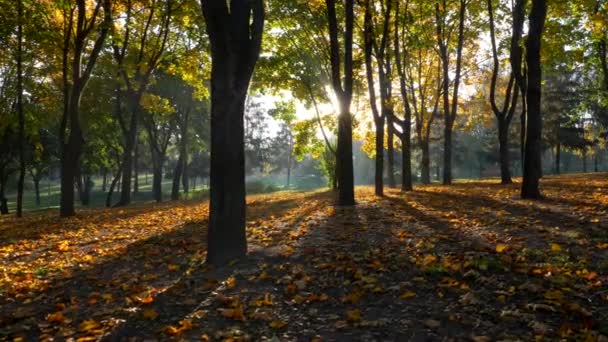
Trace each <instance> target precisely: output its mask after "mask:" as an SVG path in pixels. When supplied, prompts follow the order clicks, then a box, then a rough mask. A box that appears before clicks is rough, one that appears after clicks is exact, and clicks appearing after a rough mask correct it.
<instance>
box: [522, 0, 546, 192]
mask: <svg viewBox="0 0 608 342" xmlns="http://www.w3.org/2000/svg"><path fill="white" fill-rule="evenodd" d="M546 15H547V3H546V0H533V1H532V11H531V12H530V19H529V27H530V29H529V33H528V39H527V41H526V62H527V68H528V86H527V93H526V102H527V106H528V108H527V109H528V110H527V112H528V115H527V120H526V121H527V122H526V143H525V146H524V175H523V183H522V188H521V197H522V198H531V199H538V198H541V194H540V189H539V181H540V177H541V173H542V165H541V152H542V148H541V139H542V124H543V121H542V117H541V95H542V70H541V60H540V51H541V41H542V34H543V29H544V24H545V18H546Z"/></svg>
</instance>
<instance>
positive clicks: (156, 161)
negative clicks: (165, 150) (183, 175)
mask: <svg viewBox="0 0 608 342" xmlns="http://www.w3.org/2000/svg"><path fill="white" fill-rule="evenodd" d="M164 161H165V156H164V155H162V154H160V153H158V152H157V151H154V149H153V151H152V196H153V197H154V200H155V201H156V202H157V203H160V202H162V201H163V187H162V186H163V164H164ZM178 184H179V183H178ZM178 191H179V189H178Z"/></svg>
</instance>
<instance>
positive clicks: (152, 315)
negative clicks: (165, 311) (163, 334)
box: [143, 309, 158, 320]
mask: <svg viewBox="0 0 608 342" xmlns="http://www.w3.org/2000/svg"><path fill="white" fill-rule="evenodd" d="M143 316H144V318H146V319H149V320H155V319H156V318H157V317H158V313H157V312H156V310H154V309H144V311H143Z"/></svg>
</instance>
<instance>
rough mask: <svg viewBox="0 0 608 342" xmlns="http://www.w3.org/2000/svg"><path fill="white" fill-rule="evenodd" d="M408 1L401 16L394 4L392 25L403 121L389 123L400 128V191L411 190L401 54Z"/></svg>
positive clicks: (408, 121) (406, 98)
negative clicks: (393, 22)
mask: <svg viewBox="0 0 608 342" xmlns="http://www.w3.org/2000/svg"><path fill="white" fill-rule="evenodd" d="M408 5H409V1H406V4H405V12H404V14H403V15H402V16H401V15H400V12H399V1H396V3H395V24H394V26H395V27H394V35H395V36H394V41H393V43H394V47H393V48H394V51H395V65H396V66H397V74H398V75H399V90H400V93H401V101H402V102H403V112H404V114H403V120H400V119H398V118H397V117H395V116H393V118H392V120H391V122H392V123H393V124H394V125H397V126H399V127H400V128H401V131H399V130H395V132H396V134H397V136H398V137H399V138H400V139H401V190H402V191H410V190H412V146H411V145H412V139H411V130H412V108H411V106H410V100H409V95H408V90H407V78H406V77H407V76H406V73H405V64H406V63H407V55H408V54H407V51H405V49H404V51H403V54H402V53H401V42H402V41H404V40H405V34H406V32H407V18H408V15H409V14H408V10H409V7H408Z"/></svg>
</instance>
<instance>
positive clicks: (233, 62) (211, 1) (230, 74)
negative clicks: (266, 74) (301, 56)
mask: <svg viewBox="0 0 608 342" xmlns="http://www.w3.org/2000/svg"><path fill="white" fill-rule="evenodd" d="M201 6H202V10H203V15H204V17H205V21H206V24H207V25H206V27H207V34H208V35H209V40H210V42H211V59H212V66H211V168H210V173H211V174H210V186H211V189H210V197H211V199H210V205H209V206H210V214H209V231H208V235H207V261H208V262H209V263H211V264H220V265H221V264H225V263H228V262H230V261H232V260H234V259H237V258H240V257H243V256H244V255H245V254H246V253H247V238H246V236H245V151H244V149H245V141H244V139H245V137H244V133H245V132H244V120H243V119H244V118H243V116H244V112H245V100H246V98H247V90H248V88H249V83H250V81H251V77H252V75H253V71H254V69H255V65H256V62H257V60H258V58H259V56H260V50H261V44H262V33H263V30H264V16H265V15H264V14H265V12H264V2H263V0H231V1H230V2H229V3H228V2H226V1H218V0H201Z"/></svg>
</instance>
